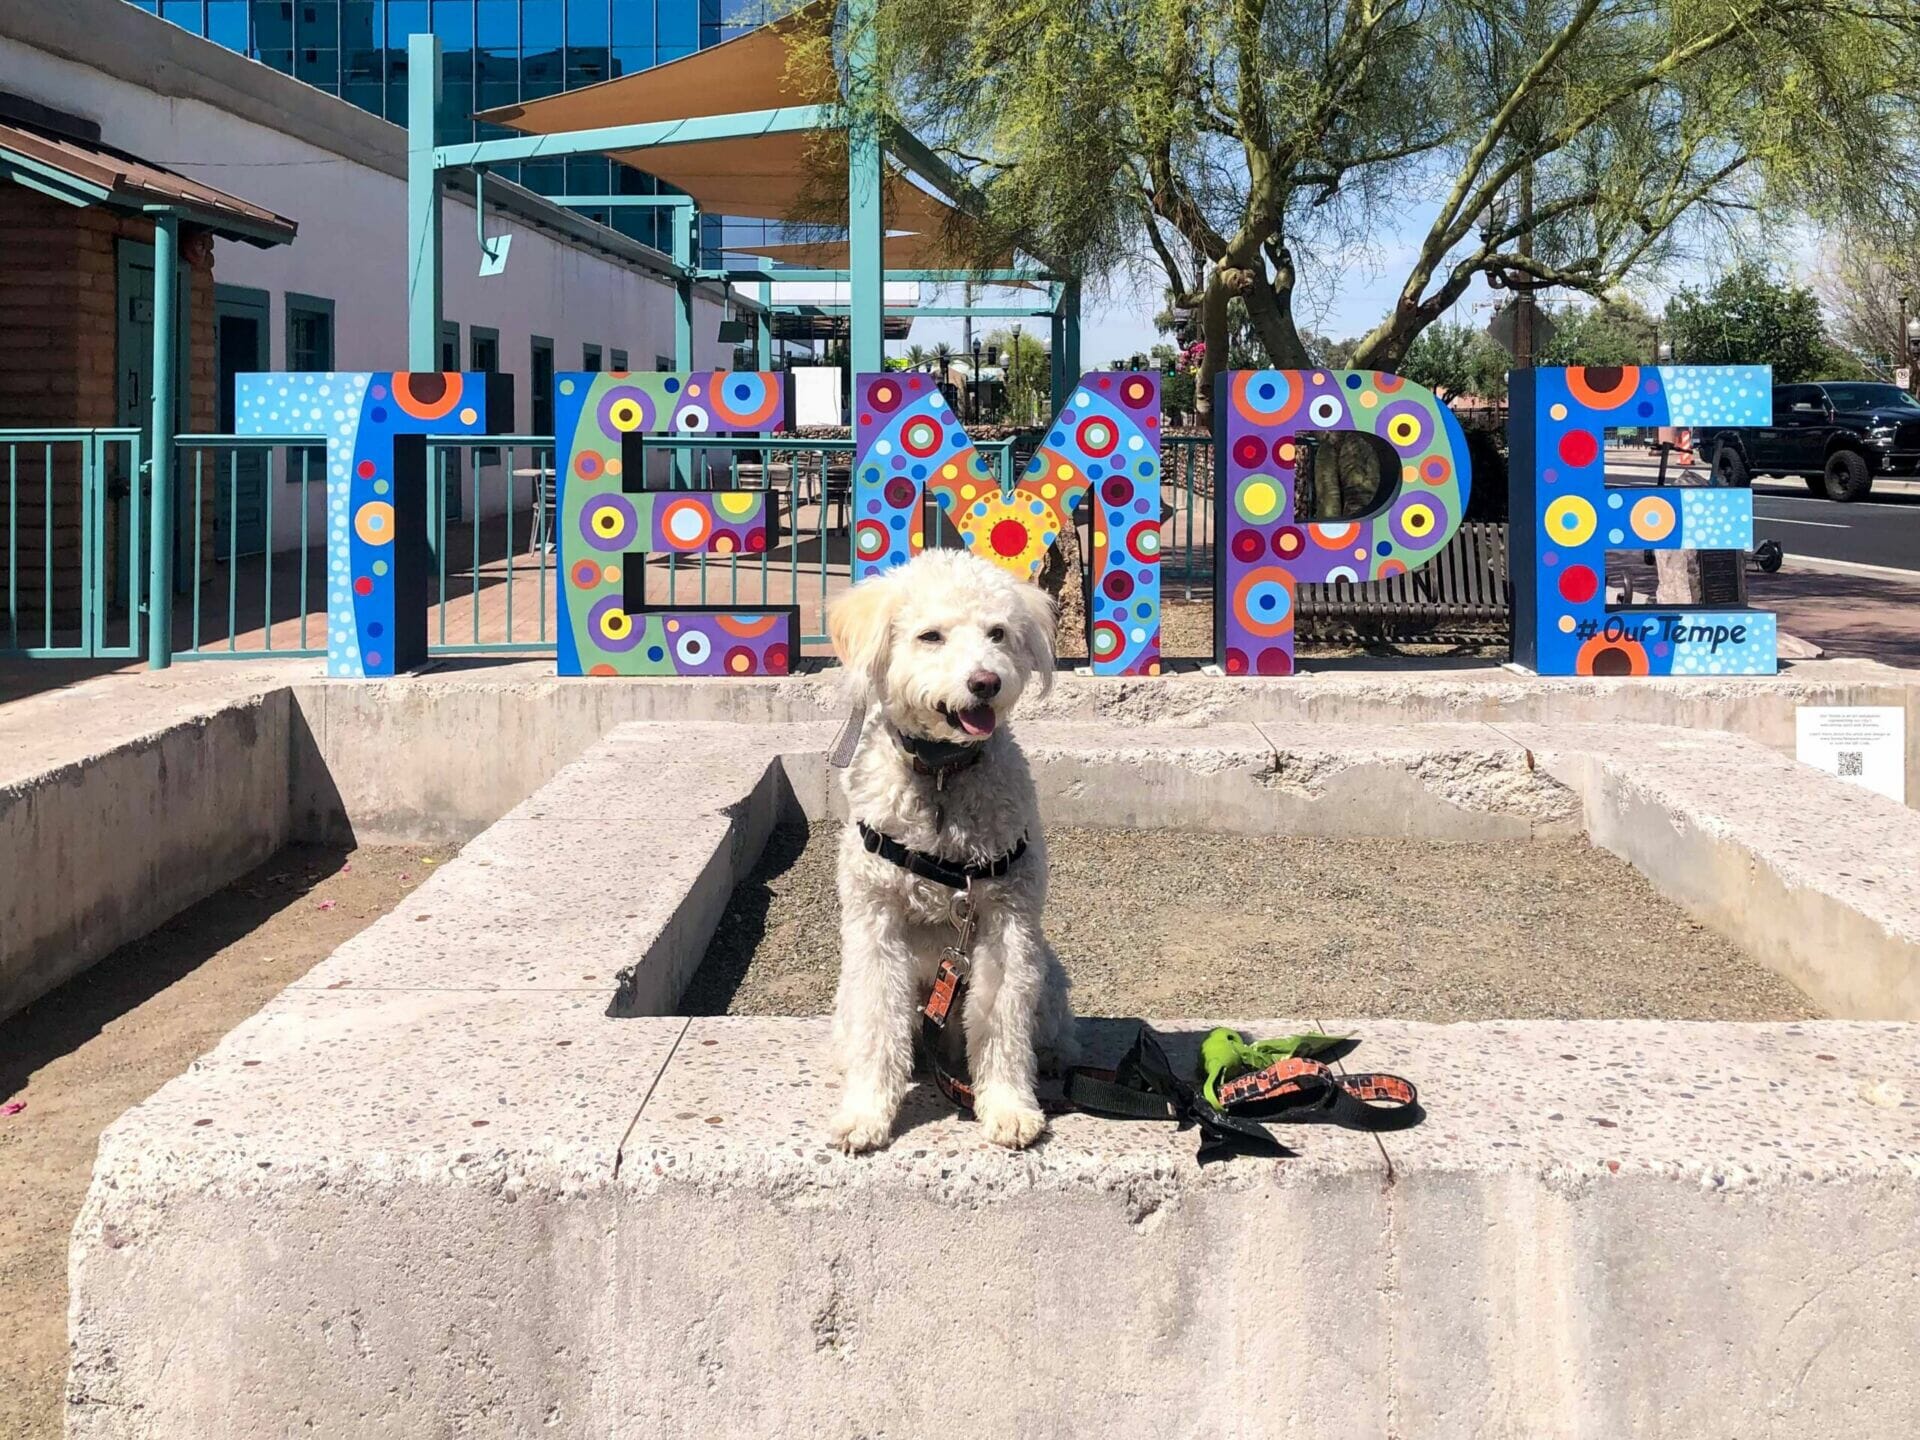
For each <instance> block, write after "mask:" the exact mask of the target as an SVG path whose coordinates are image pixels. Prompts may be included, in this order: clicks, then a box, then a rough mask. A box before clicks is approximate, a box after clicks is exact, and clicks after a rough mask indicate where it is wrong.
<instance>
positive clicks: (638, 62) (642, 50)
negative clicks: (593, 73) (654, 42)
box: [608, 45, 653, 75]
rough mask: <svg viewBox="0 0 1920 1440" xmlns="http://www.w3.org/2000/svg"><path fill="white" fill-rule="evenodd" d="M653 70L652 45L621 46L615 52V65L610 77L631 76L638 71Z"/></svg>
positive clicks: (611, 69) (615, 48)
mask: <svg viewBox="0 0 1920 1440" xmlns="http://www.w3.org/2000/svg"><path fill="white" fill-rule="evenodd" d="M652 68H653V47H652V46H651V45H644V46H643V45H620V46H615V47H614V50H613V65H612V67H611V68H610V70H609V71H608V73H609V75H631V74H633V73H634V72H635V71H637V70H651V69H652Z"/></svg>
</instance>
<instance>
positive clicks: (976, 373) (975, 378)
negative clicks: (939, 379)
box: [967, 340, 980, 420]
mask: <svg viewBox="0 0 1920 1440" xmlns="http://www.w3.org/2000/svg"><path fill="white" fill-rule="evenodd" d="M967 378H968V380H969V381H971V382H972V384H971V386H970V388H971V390H972V391H973V404H972V406H971V407H970V408H971V409H972V411H973V418H974V419H975V420H978V419H979V418H980V342H979V341H978V340H976V341H974V342H973V374H971V375H969V376H968V377H967Z"/></svg>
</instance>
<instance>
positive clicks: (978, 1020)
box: [966, 906, 1047, 1150]
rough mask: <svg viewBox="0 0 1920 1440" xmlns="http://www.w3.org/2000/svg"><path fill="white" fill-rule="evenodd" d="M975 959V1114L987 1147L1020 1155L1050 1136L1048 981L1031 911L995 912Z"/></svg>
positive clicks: (970, 1032) (970, 1035) (971, 1056)
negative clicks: (1038, 1044)
mask: <svg viewBox="0 0 1920 1440" xmlns="http://www.w3.org/2000/svg"><path fill="white" fill-rule="evenodd" d="M973 954H974V980H973V983H972V985H970V986H969V987H968V992H967V1013H966V1026H967V1064H968V1066H969V1067H970V1068H971V1070H972V1071H973V1082H974V1091H973V1114H974V1118H975V1119H977V1120H978V1121H979V1122H980V1128H981V1129H982V1130H984V1131H985V1132H986V1137H987V1139H989V1140H991V1141H992V1142H993V1143H994V1144H996V1145H1008V1146H1012V1147H1013V1148H1014V1149H1016V1150H1017V1149H1019V1148H1021V1147H1022V1146H1026V1145H1031V1144H1032V1143H1033V1142H1034V1141H1035V1140H1037V1139H1039V1138H1040V1133H1041V1132H1042V1131H1043V1130H1045V1129H1046V1128H1047V1117H1046V1116H1045V1115H1044V1114H1043V1113H1042V1112H1041V1109H1040V1102H1039V1100H1038V1099H1037V1098H1035V1095H1034V1088H1033V1086H1034V1074H1035V1070H1036V1068H1037V1065H1038V1062H1037V1060H1036V1058H1035V1056H1034V1039H1035V1031H1036V1028H1037V1026H1038V1023H1039V1020H1040V1012H1041V1008H1042V1004H1043V1002H1044V1000H1045V995H1044V985H1045V981H1046V950H1045V945H1044V942H1043V941H1042V939H1041V934H1040V927H1039V925H1038V923H1036V921H1035V920H1034V918H1033V917H1032V916H1030V915H1028V914H1027V913H1026V911H1025V910H1024V909H1023V908H1019V907H1013V906H994V907H993V908H992V909H991V910H990V911H989V912H988V914H987V915H986V916H985V917H983V921H982V924H981V927H980V933H979V937H978V938H977V940H976V941H975V943H974V951H973Z"/></svg>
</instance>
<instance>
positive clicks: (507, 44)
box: [474, 0, 520, 54]
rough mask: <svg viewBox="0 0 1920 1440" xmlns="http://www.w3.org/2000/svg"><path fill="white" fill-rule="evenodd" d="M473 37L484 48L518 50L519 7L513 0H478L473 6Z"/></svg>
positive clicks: (517, 51) (516, 51)
mask: <svg viewBox="0 0 1920 1440" xmlns="http://www.w3.org/2000/svg"><path fill="white" fill-rule="evenodd" d="M474 38H475V39H476V40H477V41H478V42H479V44H480V47H481V48H482V49H485V50H501V51H511V52H513V53H515V54H518V53H519V50H520V7H519V5H517V4H516V3H515V0H479V3H478V4H477V5H475V6H474Z"/></svg>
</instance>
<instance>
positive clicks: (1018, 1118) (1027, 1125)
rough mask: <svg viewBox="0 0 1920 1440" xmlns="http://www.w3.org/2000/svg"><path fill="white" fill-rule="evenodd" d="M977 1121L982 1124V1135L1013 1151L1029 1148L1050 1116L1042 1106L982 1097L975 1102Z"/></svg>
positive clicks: (974, 1108) (974, 1110)
mask: <svg viewBox="0 0 1920 1440" xmlns="http://www.w3.org/2000/svg"><path fill="white" fill-rule="evenodd" d="M973 1118H974V1119H976V1120H978V1121H979V1122H980V1129H981V1132H982V1133H983V1134H985V1135H986V1137H987V1139H989V1140H991V1141H992V1142H993V1143H994V1144H995V1145H1005V1146H1006V1147H1007V1148H1008V1149H1010V1150H1024V1149H1026V1147H1027V1146H1029V1145H1031V1144H1032V1143H1033V1142H1034V1141H1036V1140H1038V1139H1039V1138H1040V1135H1041V1132H1043V1131H1044V1130H1045V1129H1046V1128H1047V1117H1046V1116H1045V1115H1043V1114H1041V1113H1040V1107H1039V1106H1038V1105H1034V1104H1032V1103H1030V1102H1021V1101H1017V1100H1006V1099H995V1098H993V1097H991V1096H988V1095H982V1096H980V1098H979V1099H978V1100H977V1101H976V1102H975V1103H974V1107H973Z"/></svg>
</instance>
